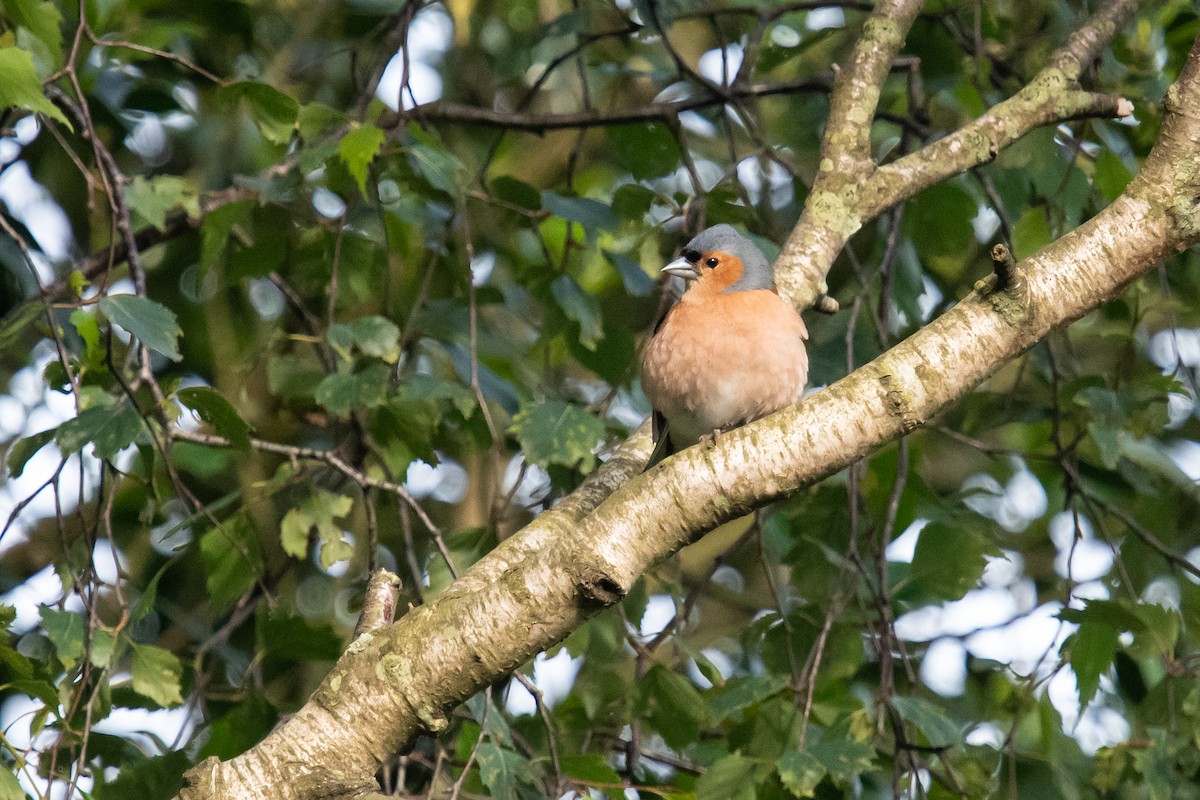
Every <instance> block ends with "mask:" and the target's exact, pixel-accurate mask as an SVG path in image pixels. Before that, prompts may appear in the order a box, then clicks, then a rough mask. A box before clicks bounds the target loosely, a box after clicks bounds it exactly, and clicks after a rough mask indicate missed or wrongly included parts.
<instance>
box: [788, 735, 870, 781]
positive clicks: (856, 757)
mask: <svg viewBox="0 0 1200 800" xmlns="http://www.w3.org/2000/svg"><path fill="white" fill-rule="evenodd" d="M805 749H806V750H807V751H808V752H809V754H810V755H811V756H812V757H813V758H815V759H816V760H817V761H819V762H820V763H821V765H822V766H823V767H825V769H826V770H827V771H828V772H829V774H830V775H833V776H836V777H838V778H841V779H843V780H849V779H852V778H854V777H855V776H857V775H859V774H861V773H863V772H866V771H867V770H869V769H871V767H872V765H873V763H874V761H875V750H874V749H873V748H872V747H871V745H869V744H867V743H866V742H858V741H855V740H853V739H843V738H839V737H834V736H833V735H832V734H829V733H827V734H826V735H825V737H824V738H822V739H821V741H819V742H817V743H816V744H813V745H810V746H809V747H807V748H805Z"/></svg>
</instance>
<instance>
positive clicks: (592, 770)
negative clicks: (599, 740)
mask: <svg viewBox="0 0 1200 800" xmlns="http://www.w3.org/2000/svg"><path fill="white" fill-rule="evenodd" d="M560 764H561V766H562V771H563V774H564V775H567V776H569V777H571V778H574V779H576V780H578V781H583V782H584V783H585V784H588V785H593V786H594V785H597V784H612V786H605V787H604V788H603V789H601V790H600V791H602V792H604V794H605V795H607V796H608V797H609V798H610V800H625V790H624V789H622V788H621V786H622V785H623V784H622V781H621V776H620V775H618V774H617V771H616V770H615V769H613V768H612V766H610V765H609V763H608V761H607V760H606V759H605V758H604V756H602V755H600V754H599V753H585V754H583V755H578V756H576V755H564V756H561V758H560Z"/></svg>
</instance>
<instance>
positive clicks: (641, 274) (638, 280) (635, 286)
mask: <svg viewBox="0 0 1200 800" xmlns="http://www.w3.org/2000/svg"><path fill="white" fill-rule="evenodd" d="M604 257H605V258H607V259H608V261H609V263H610V264H612V265H613V266H614V267H616V268H617V271H618V272H620V273H621V282H622V283H623V284H625V291H627V292H629V293H630V294H631V295H633V296H634V297H646V296H648V295H649V294H650V293H651V292H653V291H654V279H653V278H651V277H650V276H649V275H647V274H646V271H645V270H644V269H642V265H641V264H639V263H638V262H636V261H634V260H633V259H632V258H630V257H629V256H626V255H622V254H621V253H614V252H612V251H611V250H605V251H604Z"/></svg>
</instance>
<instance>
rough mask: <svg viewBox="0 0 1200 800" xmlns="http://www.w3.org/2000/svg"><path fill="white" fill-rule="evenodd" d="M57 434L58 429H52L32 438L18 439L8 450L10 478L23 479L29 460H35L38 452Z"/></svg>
mask: <svg viewBox="0 0 1200 800" xmlns="http://www.w3.org/2000/svg"><path fill="white" fill-rule="evenodd" d="M57 433H58V428H51V429H50V430H47V431H42V432H41V433H35V434H33V435H32V436H26V437H25V438H24V439H18V440H17V441H15V442H13V445H12V447H10V448H9V449H8V474H9V477H12V478H19V477H21V473H23V472H24V471H25V465H26V464H28V463H29V459H31V458H33V456H34V454H35V453H37V451H38V450H41V449H42V448H43V447H45V446H46V445H47V444H49V443H50V442H51V440H53V439H54V436H55V434H57Z"/></svg>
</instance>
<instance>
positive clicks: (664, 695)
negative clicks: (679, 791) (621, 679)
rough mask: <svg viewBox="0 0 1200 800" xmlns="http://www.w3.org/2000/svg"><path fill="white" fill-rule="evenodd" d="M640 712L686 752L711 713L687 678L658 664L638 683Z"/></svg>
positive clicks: (671, 743) (667, 738) (668, 740)
mask: <svg viewBox="0 0 1200 800" xmlns="http://www.w3.org/2000/svg"><path fill="white" fill-rule="evenodd" d="M637 689H638V702H637V707H638V711H639V713H640V714H641V715H642V716H643V717H644V718H645V719H646V720H647V721H648V722H649V723H650V724H651V725H652V726H654V729H655V730H657V731H658V732H659V734H661V735H662V737H663V740H664V741H665V742H666V743H667V744H669V745H671V747H674V748H676V749H682V748H683V747H685V746H686V745H687V744H688V743H689V742H693V741H695V740H696V737H697V736H699V735H700V726H701V725H702V724H703V723H704V721H705V719H706V717H707V715H708V712H707V709H706V708H705V705H704V698H702V697H701V696H700V692H699V691H698V690H697V689H696V687H695V686H693V685H692V682H691V681H689V680H688V679H687V678H685V677H684V676H682V675H680V674H679V673H677V672H672V671H671V670H669V669H667V668H666V667H663V666H661V665H655V666H653V667H651V668H650V670H649V671H648V672H647V673H646V675H645V676H644V677H643V678H642V680H641V681H639V682H638V685H637Z"/></svg>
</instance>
